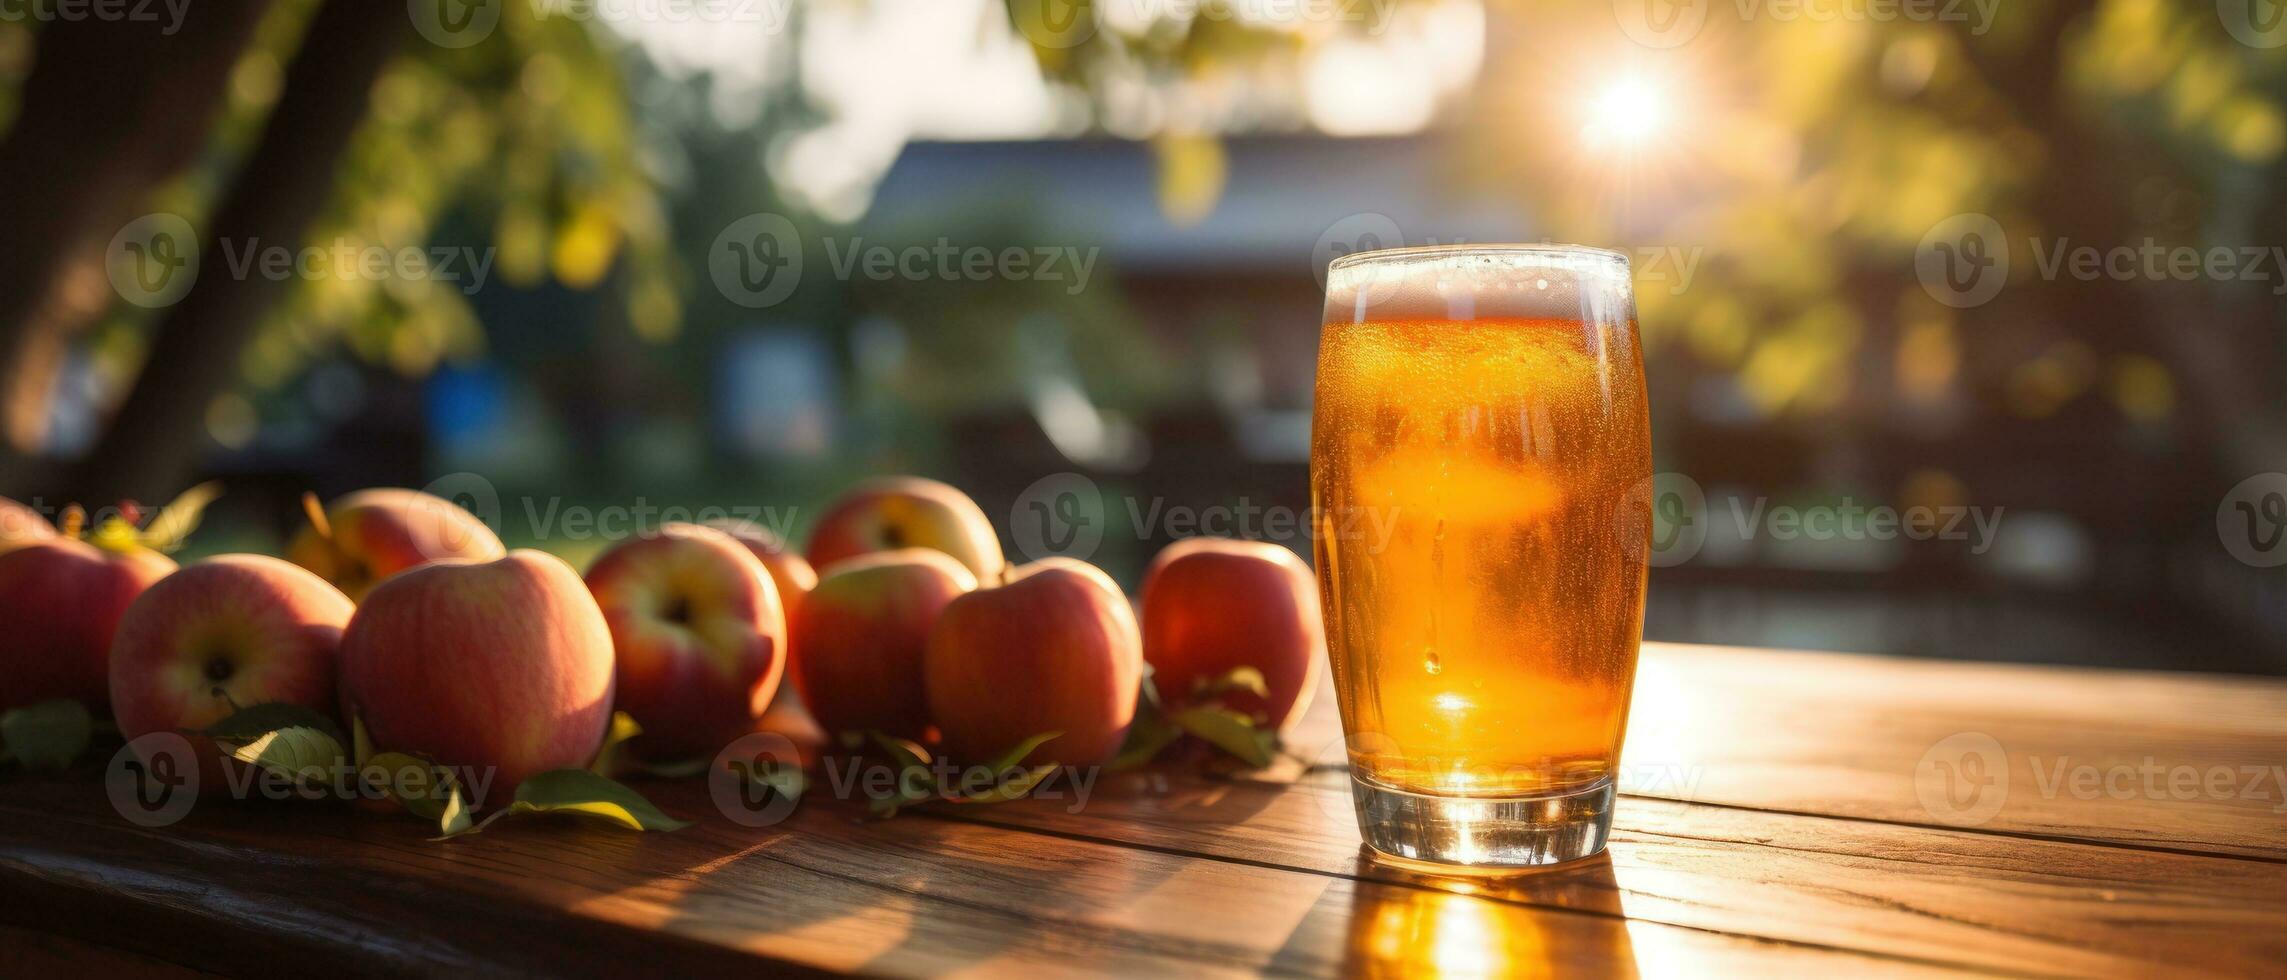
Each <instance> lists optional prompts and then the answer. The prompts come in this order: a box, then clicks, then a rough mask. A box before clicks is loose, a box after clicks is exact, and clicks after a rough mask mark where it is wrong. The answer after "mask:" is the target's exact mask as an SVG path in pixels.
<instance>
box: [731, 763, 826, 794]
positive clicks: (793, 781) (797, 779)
mask: <svg viewBox="0 0 2287 980" xmlns="http://www.w3.org/2000/svg"><path fill="white" fill-rule="evenodd" d="M731 769H732V771H734V772H736V773H738V774H739V776H740V777H741V778H744V779H745V780H746V781H748V782H750V783H760V784H762V785H763V786H764V787H765V788H767V789H769V790H770V791H771V792H772V793H775V794H777V795H778V796H779V797H781V798H784V799H789V800H799V799H801V798H802V793H803V791H805V790H807V789H809V788H810V779H809V777H807V776H804V775H803V774H802V769H801V767H799V766H788V765H780V764H779V763H776V762H764V763H762V764H761V765H756V764H755V763H754V762H744V761H741V762H732V763H731Z"/></svg>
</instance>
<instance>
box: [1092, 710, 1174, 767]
mask: <svg viewBox="0 0 2287 980" xmlns="http://www.w3.org/2000/svg"><path fill="white" fill-rule="evenodd" d="M1182 737H1183V729H1180V728H1177V727H1175V724H1174V723H1173V722H1170V721H1168V720H1167V718H1166V717H1165V716H1163V715H1161V714H1160V713H1159V712H1157V711H1153V712H1150V713H1148V714H1147V713H1145V712H1143V711H1138V712H1136V719H1135V721H1133V722H1131V723H1129V725H1128V737H1127V739H1126V740H1124V741H1122V742H1121V743H1120V751H1119V753H1118V754H1116V755H1114V756H1112V761H1111V762H1110V763H1109V765H1110V767H1111V768H1112V769H1113V770H1115V771H1116V770H1120V769H1133V768H1135V767H1137V766H1140V765H1143V764H1145V763H1147V762H1150V761H1151V760H1153V759H1157V758H1159V754H1160V753H1161V752H1164V751H1166V750H1167V747H1168V746H1170V745H1173V744H1175V740H1176V739H1179V738H1182Z"/></svg>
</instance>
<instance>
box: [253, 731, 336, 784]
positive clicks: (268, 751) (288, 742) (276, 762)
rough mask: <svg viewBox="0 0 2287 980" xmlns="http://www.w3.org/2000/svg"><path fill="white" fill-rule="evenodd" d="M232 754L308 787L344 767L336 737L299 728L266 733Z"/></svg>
mask: <svg viewBox="0 0 2287 980" xmlns="http://www.w3.org/2000/svg"><path fill="white" fill-rule="evenodd" d="M230 754H231V756H232V757H234V758H236V759H238V760H239V761H240V762H248V763H252V764H254V765H257V766H261V767H262V768H264V769H267V770H269V771H271V772H274V773H277V774H279V775H281V776H284V777H286V778H287V779H291V780H293V781H294V782H296V783H301V784H304V785H307V784H310V783H313V782H321V781H323V780H324V779H325V778H326V774H327V773H328V772H330V771H332V769H333V767H335V766H338V765H340V764H341V759H342V748H341V742H340V740H338V739H336V738H334V737H333V736H331V735H328V734H326V733H324V732H321V731H319V730H317V729H315V728H308V727H304V726H299V725H297V726H293V727H289V728H281V729H278V730H277V731H273V732H264V733H263V734H261V735H260V736H257V737H256V738H255V739H254V740H253V741H250V742H247V743H246V744H244V745H240V746H238V747H237V748H234V749H232V750H231V752H230Z"/></svg>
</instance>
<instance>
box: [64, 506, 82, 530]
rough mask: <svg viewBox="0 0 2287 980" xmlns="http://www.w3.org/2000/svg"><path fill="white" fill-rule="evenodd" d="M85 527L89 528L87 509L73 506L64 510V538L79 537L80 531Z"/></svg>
mask: <svg viewBox="0 0 2287 980" xmlns="http://www.w3.org/2000/svg"><path fill="white" fill-rule="evenodd" d="M85 527H87V509H86V508H83V507H81V506H80V505H78V504H72V505H71V506H69V507H65V508H64V526H63V528H62V530H63V532H64V537H67V538H76V537H79V532H80V530H81V529H83V528H85Z"/></svg>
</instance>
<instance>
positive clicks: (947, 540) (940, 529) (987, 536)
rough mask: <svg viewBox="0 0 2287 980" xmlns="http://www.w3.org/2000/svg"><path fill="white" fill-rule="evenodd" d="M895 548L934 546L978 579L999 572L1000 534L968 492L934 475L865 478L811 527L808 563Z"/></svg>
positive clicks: (824, 569) (820, 564)
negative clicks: (927, 478) (964, 566)
mask: <svg viewBox="0 0 2287 980" xmlns="http://www.w3.org/2000/svg"><path fill="white" fill-rule="evenodd" d="M898 548H934V549H936V550H938V551H942V552H944V553H946V554H948V555H952V556H953V558H954V559H955V560H957V561H959V562H960V563H961V564H963V565H967V566H968V567H969V571H970V572H972V573H974V574H975V575H976V576H977V579H978V580H979V581H984V580H986V579H990V578H992V577H994V576H996V575H999V574H1000V572H1001V568H1002V567H1003V566H1004V565H1005V564H1006V562H1004V561H1003V560H1002V558H1001V539H1000V535H999V534H998V533H996V532H995V531H994V530H993V522H992V521H990V520H987V519H986V518H985V512H984V510H983V509H981V508H979V507H978V506H977V502H976V501H974V500H970V499H969V495H968V494H965V493H962V492H961V491H959V490H956V489H954V488H952V487H950V486H947V485H945V484H943V483H939V482H937V481H935V480H924V479H921V478H920V477H913V476H892V477H883V478H880V479H874V480H867V481H865V482H863V483H860V484H858V485H857V486H856V487H854V488H852V489H851V490H850V492H848V493H846V494H843V495H842V497H841V499H839V500H836V501H835V502H834V505H833V506H832V507H828V508H827V509H826V513H825V515H824V516H821V517H819V518H818V526H817V527H816V528H815V529H813V530H812V531H811V532H810V564H811V565H812V566H815V567H816V568H817V569H818V572H819V574H821V575H823V574H825V573H826V572H827V571H828V569H827V567H826V566H828V565H832V564H833V563H835V562H837V561H840V560H842V559H844V558H850V557H854V556H857V555H862V554H866V553H868V552H874V551H894V550H896V549H898Z"/></svg>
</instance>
